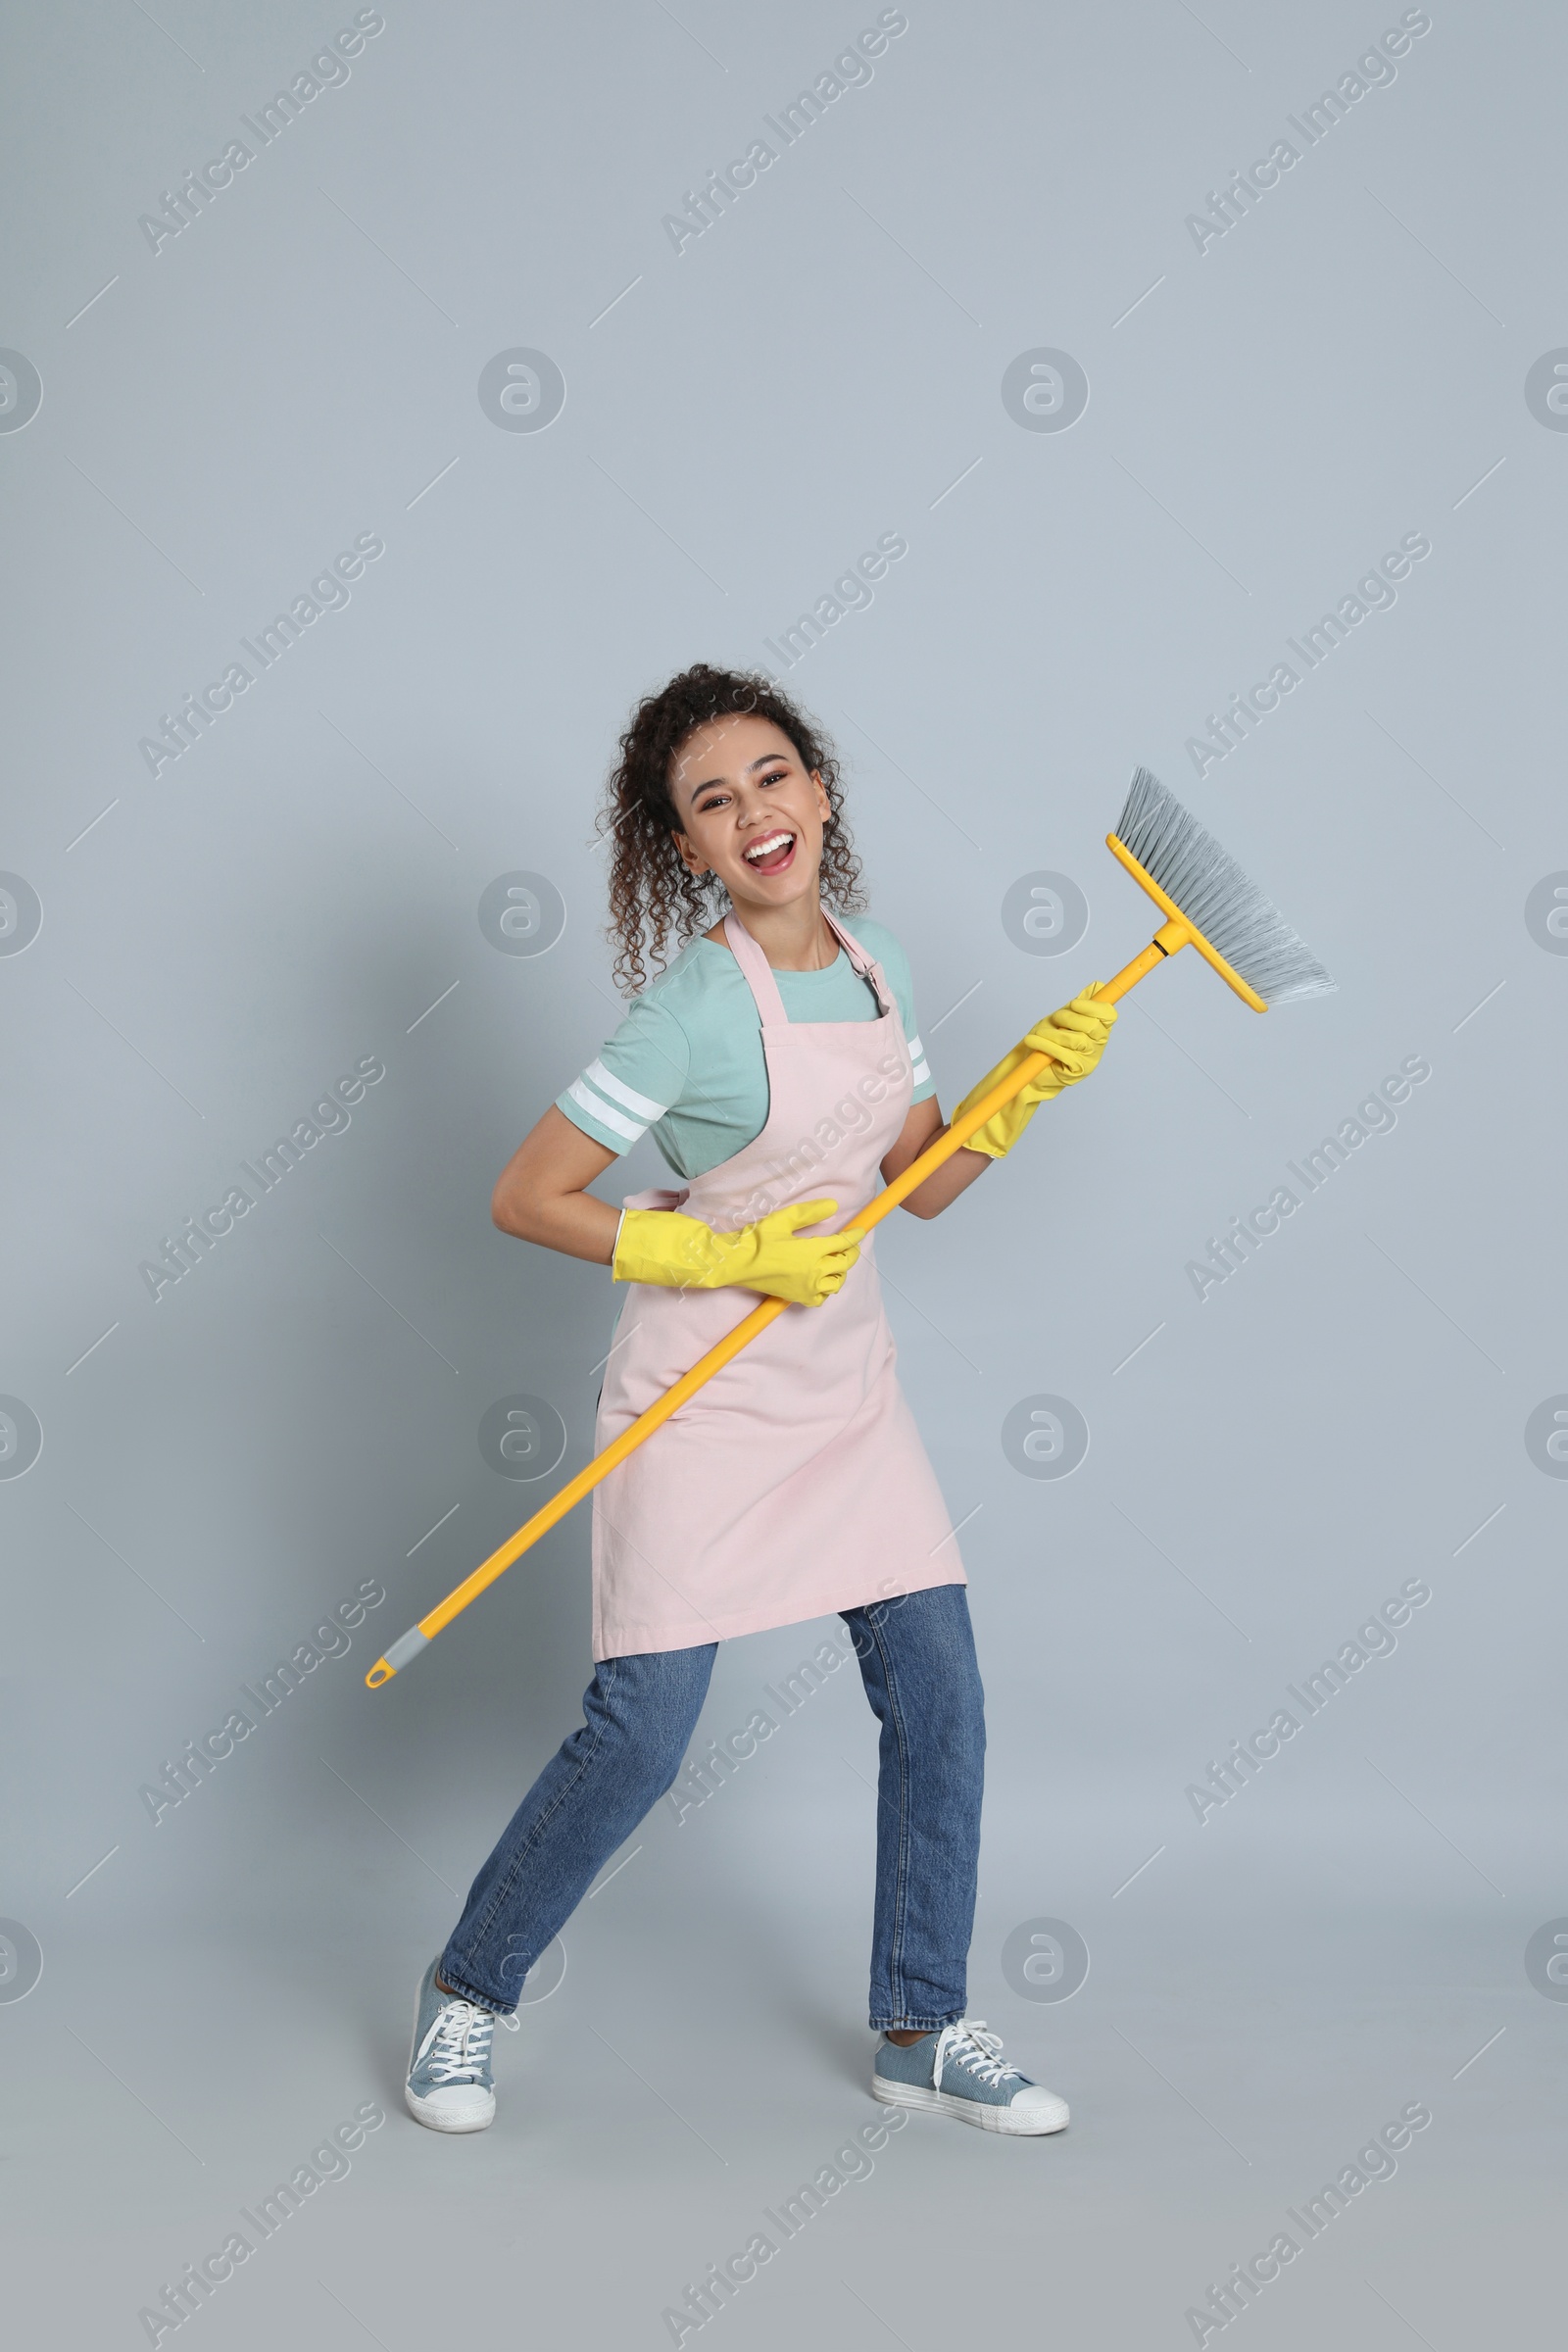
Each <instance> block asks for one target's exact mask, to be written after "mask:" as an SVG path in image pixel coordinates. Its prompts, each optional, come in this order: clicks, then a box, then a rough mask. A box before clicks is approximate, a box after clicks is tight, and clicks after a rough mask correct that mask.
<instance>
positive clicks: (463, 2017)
mask: <svg viewBox="0 0 1568 2352" xmlns="http://www.w3.org/2000/svg"><path fill="white" fill-rule="evenodd" d="M501 2022H502V2024H503V2025H504V2026H508V2027H510V2028H511V2030H512V2032H513V2033H514V2034H515V2033H516V2031H517V2021H516V2019H515V2017H504V2018H503V2019H502V2021H501ZM495 2025H496V2021H495V2014H494V2012H493V2011H491V2010H489V2009H480V2008H478V2007H476V2006H475V2004H474V2003H473V2002H472V2001H448V2002H447V2003H446V2004H445V2006H444V2007H443V2008H442V2009H441V2010H439V2011H438V2012H437V2015H436V2021H435V2024H434V2025H433V2026H432V2027H431V2028H430V2031H429V2033H428V2034H426V2035H425V2037H424V2039H423V2041H422V2042H421V2043H420V2044H419V2055H418V2058H417V2060H416V2064H417V2065H422V2064H423V2063H424V2062H425V2061H426V2059H428V2061H429V2067H430V2072H431V2074H432V2075H433V2076H434V2077H435V2080H436V2081H437V2082H477V2081H478V2080H479V2077H480V2076H481V2075H482V2074H483V2072H484V2070H485V2068H486V2066H487V2065H488V2064H489V2062H490V2041H491V2036H492V2035H493V2034H494V2033H495Z"/></svg>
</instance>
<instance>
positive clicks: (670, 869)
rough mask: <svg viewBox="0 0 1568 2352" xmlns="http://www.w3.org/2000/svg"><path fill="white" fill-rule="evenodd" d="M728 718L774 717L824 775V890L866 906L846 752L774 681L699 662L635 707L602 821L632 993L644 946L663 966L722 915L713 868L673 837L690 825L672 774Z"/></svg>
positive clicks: (847, 905) (622, 962) (619, 974)
mask: <svg viewBox="0 0 1568 2352" xmlns="http://www.w3.org/2000/svg"><path fill="white" fill-rule="evenodd" d="M726 717H747V718H765V719H770V720H771V721H772V723H773V725H774V726H775V727H777V728H778V729H779V730H780V732H781V733H782V734H785V735H787V736H788V737H789V739H790V741H791V743H792V744H793V745H794V747H795V749H796V751H797V753H798V754H799V755H800V759H801V762H802V764H803V766H804V767H805V768H806V769H807V771H808V772H810V771H811V770H813V769H814V770H815V772H816V773H817V774H818V775H819V776H820V777H821V779H822V788H823V790H824V791H825V792H826V794H827V797H828V800H829V802H830V804H831V806H832V814H831V815H830V816H829V817H828V818H827V819H826V820H825V822H824V825H823V832H822V873H821V891H822V896H823V898H824V899H825V900H826V901H827V904H828V905H829V906H830V907H834V908H835V909H836V910H837V911H838V912H839V913H841V914H853V913H855V912H857V911H858V909H859V908H860V907H863V906H864V905H865V898H864V894H863V892H862V889H861V884H860V861H859V859H858V858H857V856H856V854H855V849H854V846H853V844H852V842H851V840H850V835H849V830H848V827H847V826H846V824H845V821H844V787H843V783H842V780H841V778H840V775H839V761H838V754H837V753H836V752H835V750H834V748H833V745H832V744H831V742H830V741H829V740H828V738H827V736H826V735H825V734H824V733H823V732H822V730H821V729H820V728H819V727H818V726H817V725H816V724H815V723H814V722H813V721H812V720H811V719H809V718H808V717H807V715H806V713H805V712H804V711H801V710H800V709H798V708H797V706H796V705H795V704H794V703H793V702H792V701H791V700H790V698H789V696H788V695H786V694H782V693H780V691H779V689H778V688H777V687H776V686H775V685H773V684H772V683H771V681H770V680H769V679H767V678H765V677H762V676H760V674H757V673H754V672H751V671H747V670H733V669H712V668H711V667H710V666H709V664H708V663H707V662H694V663H693V664H692V666H691V668H690V669H683V670H682V671H681V673H680V675H679V677H675V678H671V679H670V681H669V683H668V685H667V686H663V687H661V689H660V691H659V692H658V694H651V695H646V696H645V697H644V698H643V700H642V701H641V702H640V703H639V704H638V706H637V708H636V710H635V711H633V713H632V718H631V724H630V725H629V726H628V727H627V729H626V731H625V733H624V734H623V735H622V737H621V739H620V759H619V761H618V762H617V764H616V765H615V767H614V768H613V770H612V771H611V775H610V779H609V782H608V784H607V786H606V790H605V806H604V809H603V810H602V811H601V813H600V817H599V822H598V828H597V829H598V835H599V838H600V839H601V840H604V839H606V838H607V837H608V838H609V839H610V841H611V842H612V844H613V847H612V851H611V864H610V921H609V923H608V924H607V925H606V929H605V935H606V937H607V938H608V939H609V940H610V941H611V942H612V943H613V946H614V948H615V963H614V973H615V981H616V985H617V986H618V987H619V988H620V989H622V990H623V991H624V993H625V994H626V995H628V996H635V995H636V994H637V992H638V991H639V990H640V989H642V988H644V987H645V986H646V985H647V983H648V981H649V979H650V978H652V977H654V976H655V975H653V974H651V973H649V972H647V971H646V970H645V968H644V964H643V956H644V954H645V952H646V954H647V955H649V956H651V957H652V959H653V961H654V963H655V964H656V965H658V966H661V967H662V965H664V964H665V963H666V962H667V961H668V960H669V957H670V955H671V954H673V953H676V952H678V951H679V950H680V949H681V948H683V947H684V946H685V945H686V943H687V941H688V940H689V939H692V938H693V937H695V935H696V934H697V933H698V932H699V931H706V930H707V929H708V927H709V925H710V924H711V923H712V922H713V921H715V920H716V919H717V915H718V911H719V907H720V906H721V904H722V887H721V885H719V884H718V883H717V882H715V880H714V878H713V876H712V875H711V874H703V875H697V874H693V873H690V872H689V871H688V870H687V868H686V867H685V866H684V865H683V864H682V862H681V859H680V857H679V854H678V852H677V851H676V848H675V844H674V841H673V839H672V838H671V837H672V835H674V834H675V833H677V832H679V831H680V830H681V829H682V828H681V821H680V818H679V816H678V815H677V814H676V811H675V805H674V803H673V802H672V801H671V799H670V797H669V770H670V763H671V761H672V760H673V759H674V756H675V754H676V753H677V752H678V751H679V750H680V747H681V745H682V744H683V743H684V742H685V741H686V738H687V737H688V736H689V735H690V734H692V733H693V732H694V731H695V729H697V728H698V727H701V726H706V725H707V724H708V722H709V721H710V720H711V719H714V718H726Z"/></svg>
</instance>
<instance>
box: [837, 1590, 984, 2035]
mask: <svg viewBox="0 0 1568 2352" xmlns="http://www.w3.org/2000/svg"><path fill="white" fill-rule="evenodd" d="M841 1613H842V1615H843V1618H844V1622H845V1624H846V1625H847V1626H848V1627H849V1629H850V1632H851V1634H852V1636H853V1637H854V1641H855V1650H856V1655H857V1656H858V1659H859V1661H860V1679H861V1681H862V1682H863V1683H864V1685H865V1694H866V1697H867V1698H868V1699H869V1700H870V1702H871V1709H872V1712H873V1713H874V1714H875V1716H876V1717H877V1720H878V1721H879V1723H880V1724H881V1726H882V1738H881V1742H880V1749H879V1753H880V1768H879V1771H878V1776H877V1803H876V1915H875V1922H874V1925H873V1929H872V1938H871V2020H870V2022H871V2024H872V2025H873V2026H874V2027H877V2028H879V2029H884V2030H885V2029H886V2028H888V2027H890V2026H891V2027H896V2028H907V2029H909V2030H910V2031H913V2030H914V2029H916V2028H918V2029H919V2030H920V2031H921V2032H925V2033H929V2032H930V2031H931V2030H932V2028H933V2027H938V2026H948V2025H952V2024H954V2023H955V2022H956V2020H957V2019H958V2018H960V2017H961V2016H962V2015H963V2009H964V1997H965V1966H966V1963H967V1960H968V1954H969V1936H970V1934H971V1932H972V1930H973V1927H974V1897H975V1880H976V1876H977V1872H978V1868H979V1858H980V1797H981V1791H982V1789H983V1787H984V1782H985V1747H986V1728H985V1692H984V1691H983V1690H982V1688H981V1684H980V1669H979V1667H978V1665H977V1664H976V1662H975V1654H974V1636H973V1634H972V1632H971V1631H970V1626H969V1603H968V1599H967V1597H966V1594H965V1589H964V1587H963V1586H962V1585H937V1586H934V1587H933V1588H932V1589H931V1590H930V1591H929V1592H926V1593H905V1594H904V1595H903V1596H902V1597H901V1598H897V1599H894V1600H880V1601H873V1602H871V1603H870V1604H869V1605H868V1606H867V1607H864V1608H859V1609H845V1610H844V1611H842V1612H841Z"/></svg>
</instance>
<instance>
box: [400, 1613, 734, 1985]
mask: <svg viewBox="0 0 1568 2352" xmlns="http://www.w3.org/2000/svg"><path fill="white" fill-rule="evenodd" d="M716 1646H717V1645H716V1643H714V1642H704V1643H703V1644H701V1645H700V1646H699V1647H698V1648H696V1649H663V1650H650V1651H646V1652H642V1653H639V1654H638V1655H636V1656H632V1657H625V1658H605V1659H602V1660H601V1661H600V1663H599V1665H598V1666H596V1668H595V1669H594V1679H593V1681H592V1682H591V1683H590V1685H589V1686H588V1689H587V1691H586V1692H585V1693H584V1696H583V1721H582V1724H581V1725H580V1727H579V1728H578V1729H577V1730H576V1731H575V1732H573V1733H572V1734H571V1737H570V1738H569V1739H568V1740H565V1741H564V1744H563V1746H562V1747H561V1749H560V1750H559V1752H558V1753H557V1754H556V1755H555V1756H553V1757H552V1758H551V1760H550V1762H549V1763H548V1764H547V1765H546V1766H545V1768H544V1770H543V1772H542V1773H541V1774H540V1775H539V1778H538V1779H537V1780H536V1781H535V1783H534V1785H533V1787H532V1788H531V1789H529V1791H528V1793H527V1795H526V1796H525V1797H524V1798H523V1800H522V1802H521V1804H520V1805H519V1806H518V1807H517V1810H516V1812H515V1814H514V1815H513V1817H512V1820H511V1822H510V1823H509V1824H508V1826H507V1828H506V1830H505V1831H504V1832H503V1834H502V1837H501V1838H500V1841H499V1843H498V1844H497V1846H496V1848H495V1851H494V1852H493V1853H492V1854H491V1856H490V1859H489V1860H488V1861H487V1862H486V1863H485V1864H484V1866H483V1868H482V1869H481V1870H480V1872H479V1875H478V1877H477V1878H476V1879H475V1880H474V1882H473V1885H472V1887H470V1888H469V1890H468V1899H467V1902H466V1905H465V1906H464V1912H463V1917H462V1918H461V1919H460V1920H459V1922H458V1924H457V1926H456V1928H455V1929H454V1930H453V1932H452V1937H451V1940H450V1941H449V1943H448V1944H447V1947H446V1950H445V1951H444V1952H443V1953H442V1955H441V1978H442V1982H443V1983H444V1984H447V1985H451V1986H452V1987H453V1989H454V1990H455V1991H458V1992H462V1993H464V1994H466V1996H467V1998H468V1999H469V2000H471V2001H476V2002H477V2003H478V2004H479V2006H480V2007H481V2008H484V2009H498V2010H501V2011H503V2012H509V2011H511V2010H513V2009H515V2007H516V2005H517V1998H518V1995H519V1994H520V1992H521V1990H522V1982H523V1979H524V1978H525V1977H526V1976H527V1974H528V1971H529V1969H530V1968H532V1966H533V1964H534V1962H535V1961H536V1960H537V1959H538V1957H539V1955H540V1953H541V1952H542V1951H543V1950H544V1949H545V1947H546V1945H547V1944H548V1943H549V1942H550V1940H551V1938H552V1937H553V1936H557V1935H559V1934H560V1932H561V1929H562V1927H563V1926H564V1923H565V1922H566V1920H568V1919H569V1918H570V1916H571V1914H572V1912H573V1911H574V1910H575V1909H576V1907H577V1905H578V1904H579V1903H580V1902H581V1900H582V1898H583V1896H584V1894H585V1893H586V1892H587V1890H588V1888H589V1887H590V1886H591V1885H592V1884H593V1882H594V1880H595V1878H596V1877H597V1876H598V1874H599V1872H600V1871H601V1870H602V1869H603V1868H604V1866H605V1864H606V1863H607V1862H608V1861H609V1859H610V1857H611V1855H612V1854H613V1852H614V1850H615V1848H616V1846H618V1845H620V1844H622V1843H623V1842H624V1840H625V1839H626V1838H629V1837H630V1836H631V1833H632V1831H633V1830H634V1829H635V1828H636V1827H637V1824H638V1823H639V1822H640V1821H641V1820H642V1819H643V1817H644V1815H645V1814H646V1813H648V1812H649V1811H650V1810H651V1808H652V1807H653V1806H654V1805H656V1804H657V1803H658V1802H659V1799H660V1798H661V1797H662V1795H663V1793H664V1791H665V1789H668V1788H669V1786H670V1784H671V1782H672V1781H673V1780H674V1778H675V1775H676V1773H677V1772H678V1771H679V1770H680V1765H681V1759H682V1757H683V1756H684V1755H685V1753H686V1749H687V1746H688V1744H689V1742H690V1740H691V1736H692V1732H693V1730H694V1729H695V1727H696V1723H697V1718H698V1716H699V1715H700V1714H701V1713H702V1708H703V1700H704V1699H705V1698H706V1697H707V1695H708V1683H709V1677H710V1676H711V1673H712V1670H713V1654H714V1650H715V1648H716Z"/></svg>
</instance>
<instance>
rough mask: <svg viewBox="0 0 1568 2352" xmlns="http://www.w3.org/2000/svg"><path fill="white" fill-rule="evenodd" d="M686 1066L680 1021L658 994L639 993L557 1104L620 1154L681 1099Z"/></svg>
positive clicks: (687, 1044) (687, 1048)
mask: <svg viewBox="0 0 1568 2352" xmlns="http://www.w3.org/2000/svg"><path fill="white" fill-rule="evenodd" d="M690 1069H691V1046H690V1042H689V1040H688V1038H687V1035H686V1032H685V1030H684V1029H683V1028H682V1026H681V1024H680V1022H679V1021H678V1020H677V1019H676V1018H675V1015H674V1014H673V1013H672V1012H670V1011H668V1010H667V1009H666V1008H665V1007H664V1006H663V1005H661V1004H660V1003H659V1000H658V998H657V997H656V996H652V995H650V996H645V997H639V999H638V1000H637V1002H636V1004H635V1005H633V1006H632V1008H631V1010H630V1012H629V1013H628V1014H627V1015H626V1018H625V1019H624V1020H623V1021H622V1022H621V1024H620V1027H619V1028H618V1029H617V1030H616V1031H615V1034H614V1036H613V1037H612V1038H610V1039H609V1040H608V1041H607V1042H606V1044H605V1045H604V1046H603V1047H602V1048H601V1050H600V1052H599V1053H598V1054H596V1055H595V1056H594V1058H593V1060H592V1061H591V1062H590V1063H589V1064H588V1067H587V1068H586V1069H585V1070H584V1071H583V1072H582V1074H581V1076H580V1077H577V1078H574V1079H573V1080H572V1082H571V1084H570V1086H568V1087H567V1088H566V1090H565V1093H564V1094H561V1095H558V1096H557V1097H556V1108H557V1109H558V1110H559V1111H562V1112H563V1113H564V1115H565V1117H567V1118H568V1119H570V1121H571V1123H572V1125H573V1126H574V1127H580V1128H581V1130H582V1132H583V1134H584V1135H588V1136H592V1138H593V1140H594V1142H595V1143H596V1144H602V1145H603V1146H604V1148H605V1150H606V1151H607V1152H615V1153H616V1154H617V1156H618V1155H619V1154H620V1153H621V1152H629V1151H630V1150H631V1148H632V1146H633V1144H638V1143H641V1141H642V1139H643V1137H644V1136H645V1135H646V1134H647V1132H648V1130H649V1128H650V1127H651V1126H653V1124H654V1122H655V1121H656V1120H657V1119H662V1117H663V1116H664V1113H665V1112H666V1111H667V1110H669V1109H670V1108H671V1106H672V1105H673V1104H674V1103H678V1102H679V1101H680V1099H681V1096H682V1094H683V1092H684V1091H685V1087H686V1081H687V1077H688V1074H689V1072H690Z"/></svg>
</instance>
